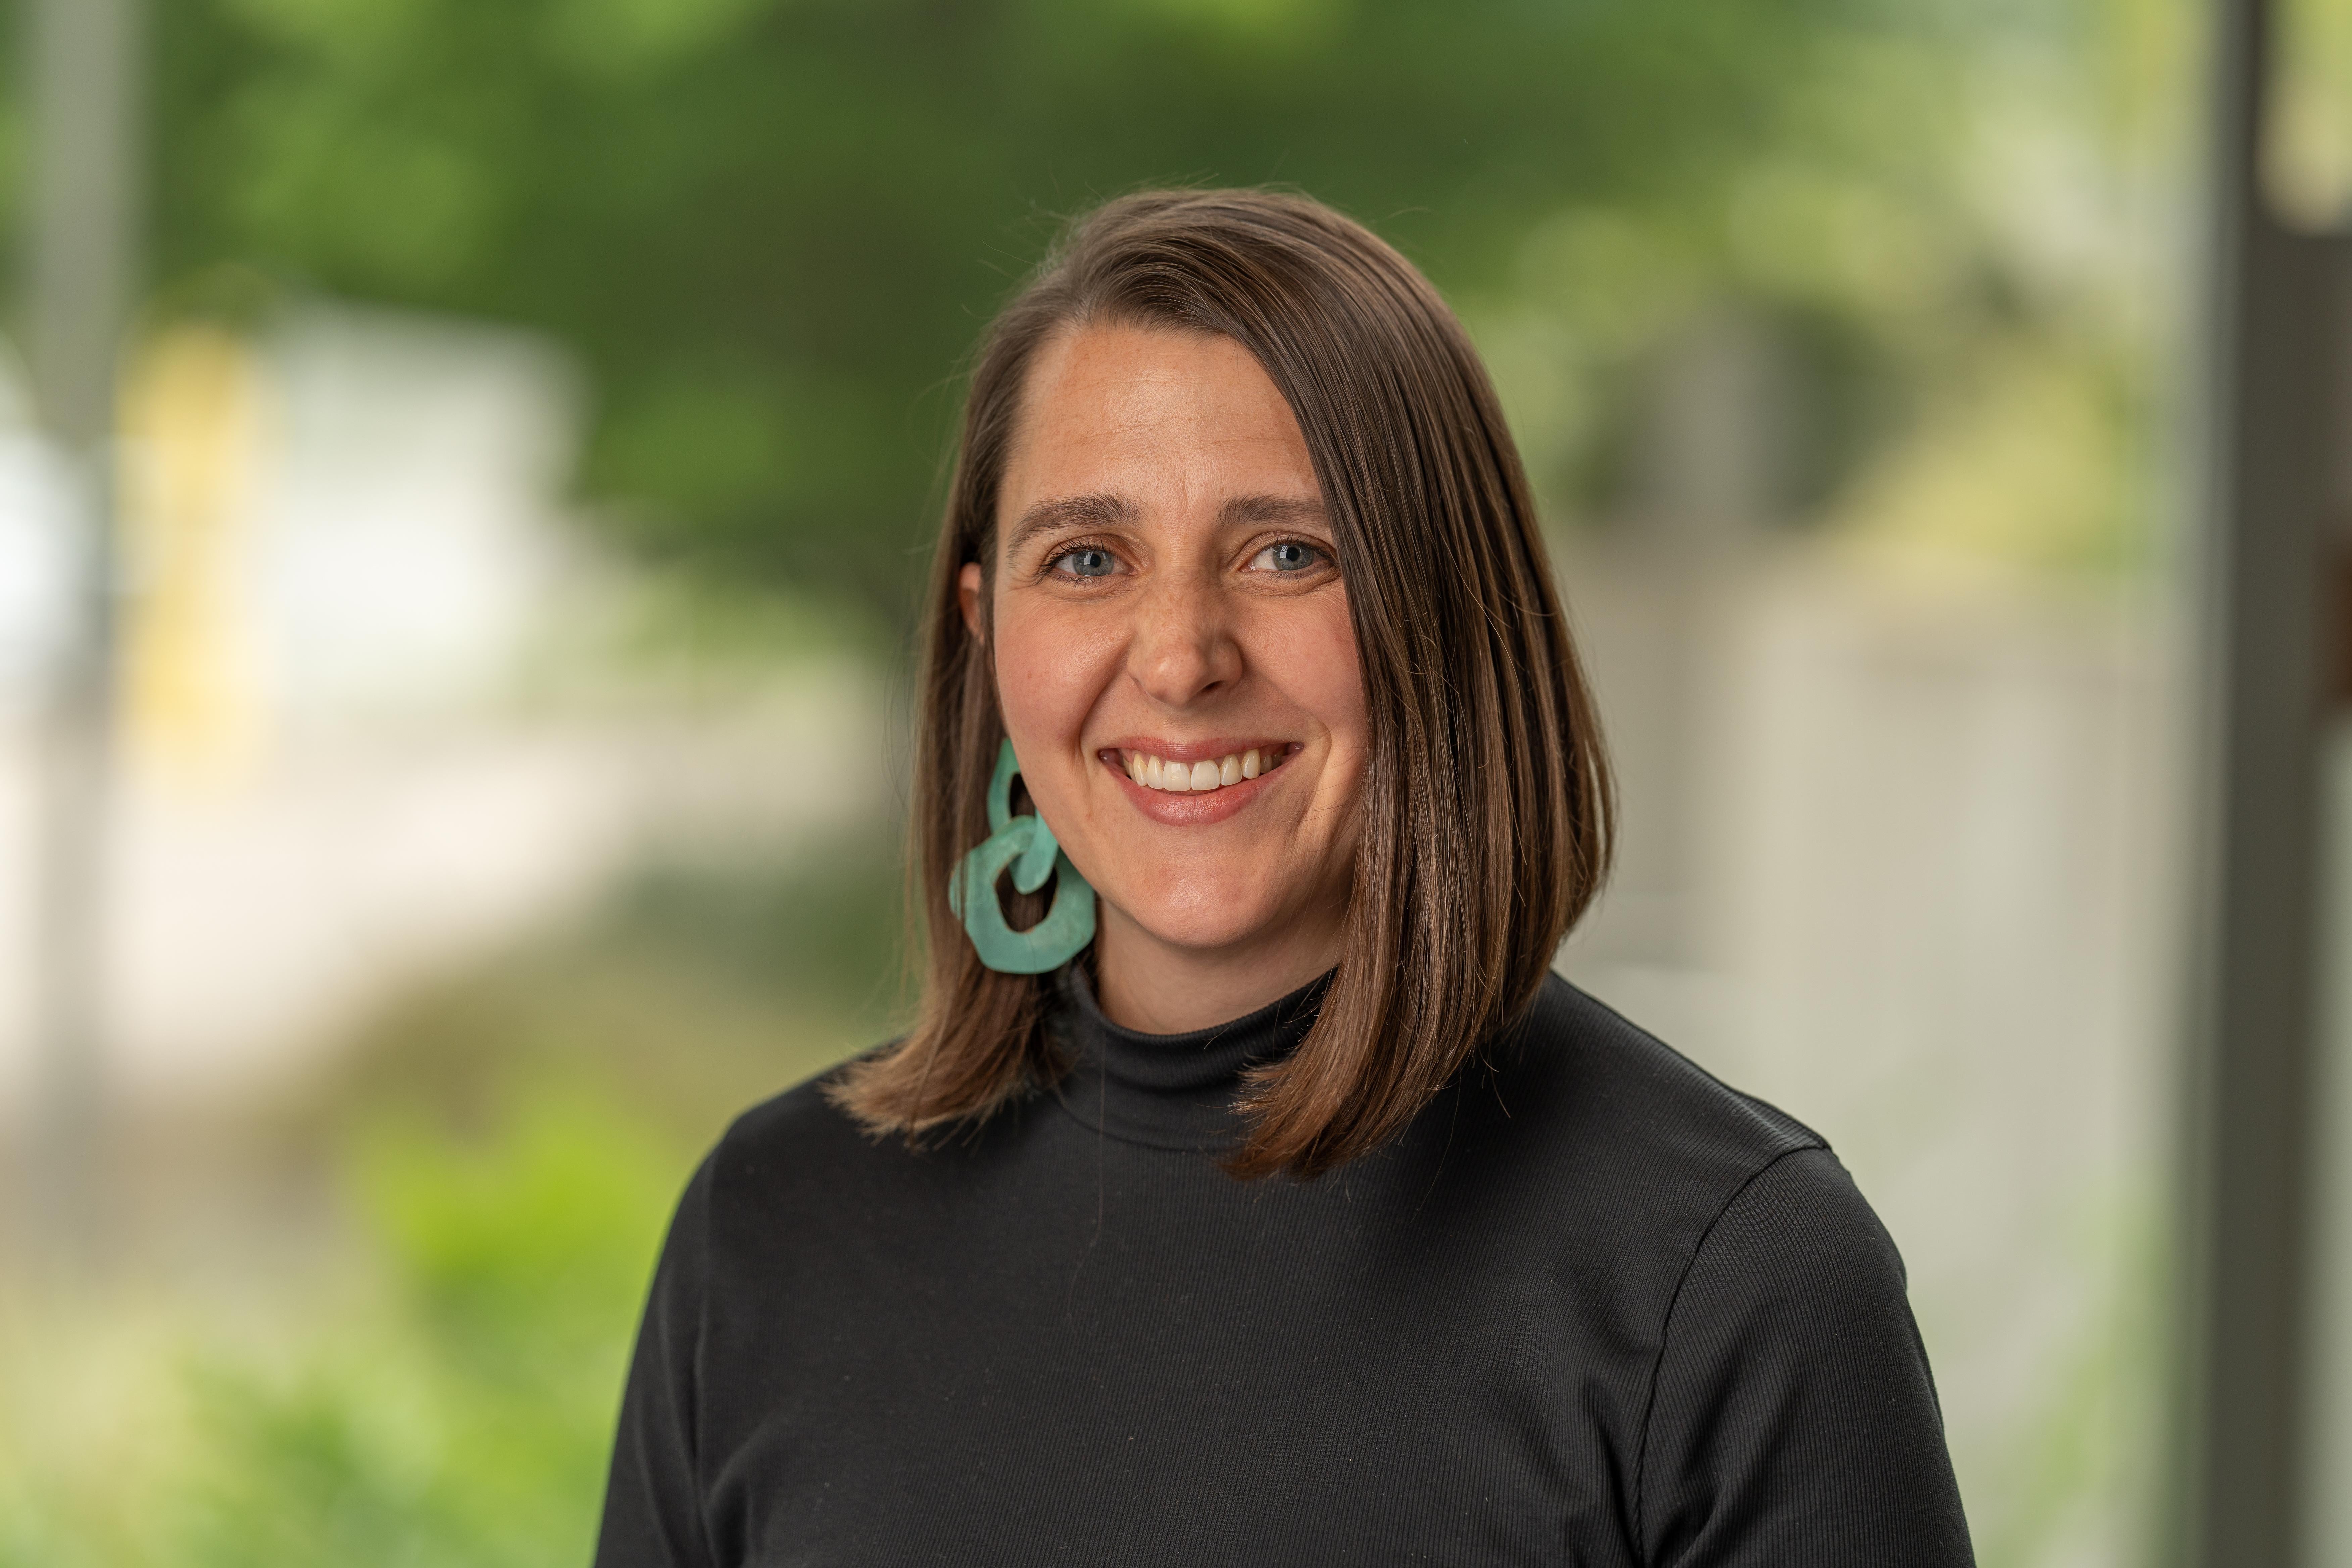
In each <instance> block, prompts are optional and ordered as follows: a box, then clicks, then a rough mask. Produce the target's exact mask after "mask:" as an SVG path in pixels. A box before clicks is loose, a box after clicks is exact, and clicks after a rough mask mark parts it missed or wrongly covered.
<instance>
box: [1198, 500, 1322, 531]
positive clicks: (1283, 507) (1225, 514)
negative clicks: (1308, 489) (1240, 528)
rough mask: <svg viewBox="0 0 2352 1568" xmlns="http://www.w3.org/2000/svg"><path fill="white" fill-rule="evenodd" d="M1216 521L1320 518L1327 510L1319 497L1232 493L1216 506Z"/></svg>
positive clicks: (1310, 519) (1274, 520)
mask: <svg viewBox="0 0 2352 1568" xmlns="http://www.w3.org/2000/svg"><path fill="white" fill-rule="evenodd" d="M1217 521H1218V522H1220V523H1222V524H1223V525H1225V526H1226V527H1231V526H1233V525H1234V524H1235V523H1249V522H1322V523H1328V521H1330V514H1329V513H1328V512H1327V511H1326V510H1324V508H1323V503H1322V502H1321V501H1320V500H1313V499H1311V498H1301V497H1297V496H1235V497H1234V499H1233V500H1229V501H1227V502H1226V503H1225V504H1224V505H1223V506H1222V507H1220V508H1219V509H1218V510H1217Z"/></svg>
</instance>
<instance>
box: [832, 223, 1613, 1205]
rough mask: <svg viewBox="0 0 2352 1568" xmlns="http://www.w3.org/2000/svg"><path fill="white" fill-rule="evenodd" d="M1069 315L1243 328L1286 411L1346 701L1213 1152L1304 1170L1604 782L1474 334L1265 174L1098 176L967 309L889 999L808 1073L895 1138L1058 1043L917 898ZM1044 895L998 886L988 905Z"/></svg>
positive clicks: (1438, 1068)
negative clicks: (859, 1042)
mask: <svg viewBox="0 0 2352 1568" xmlns="http://www.w3.org/2000/svg"><path fill="white" fill-rule="evenodd" d="M1094 324H1105V325H1108V324H1118V325H1133V326H1143V327H1157V328H1165V329H1170V330H1176V331H1203V332H1213V333H1216V334H1218V335H1220V336H1223V337H1227V338H1231V339H1233V340H1234V342H1238V343H1239V344H1241V345H1242V347H1244V348H1245V349H1247V350H1248V351H1249V352H1250V353H1252V354H1253V355H1255V357H1256V359H1257V361H1258V363H1260V364H1261V365H1263V366H1264V367H1265V372H1266V374H1267V375H1268V377H1269V378H1271V379H1272V381H1273V383H1274V384H1275V386H1276V390H1278V391H1279V392H1280V393H1281V395H1282V396H1283V398H1284V399H1285V401H1286V402H1287V403H1288V404H1289V405H1290V408H1291V412H1292V414H1293V415H1294V416H1296V417H1297V421H1298V427H1299V431H1300V433H1301V435H1302V436H1303V437H1305V439H1306V444H1307V451H1308V453H1309V454H1310V456H1311V457H1312V459H1313V462H1314V467H1315V476H1316V479H1317V481H1318V484H1319V485H1320V486H1321V488H1322V491H1323V500H1324V504H1325V506H1326V508H1327V510H1328V513H1329V516H1330V521H1331V528H1332V531H1333V535H1334V540H1335V542H1336V543H1337V546H1338V550H1339V569H1340V574H1341V577H1342V580H1343V581H1344V582H1345V583H1346V584H1347V592H1348V604H1349V616H1350V619H1351V621H1352V623H1353V626H1354V631H1355V637H1356V647H1357V654H1358V658H1360V661H1361V663H1362V674H1363V687H1364V696H1365V701H1366V704H1367V707H1368V710H1369V716H1370V756H1369V758H1368V759H1367V767H1366V769H1365V774H1364V784H1363V795H1362V798H1361V801H1360V821H1361V838H1360V843H1359V846H1358V849H1357V854H1356V864H1355V879H1354V886H1353V889H1352V890H1351V894H1350V898H1349V909H1348V916H1347V927H1346V934H1345V937H1344V939H1343V944H1342V949H1341V956H1340V959H1339V968H1338V972H1337V973H1336V974H1335V975H1334V976H1333V979H1332V984H1331V986H1330V989H1329V991H1328V994H1326V996H1325V997H1324V1001H1323V1005H1322V1008H1321V1010H1320V1012H1319V1014H1318V1016H1317V1018H1316V1021H1315V1024H1314V1026H1313V1027H1312V1029H1311V1030H1310V1031H1309V1033H1308V1034H1307V1037H1306V1039H1305V1040H1304V1041H1303V1042H1302V1043H1301V1044H1300V1046H1299V1047H1298V1049H1297V1051H1296V1052H1295V1053H1293V1054H1292V1055H1291V1056H1290V1057H1289V1058H1286V1060H1283V1061H1281V1062H1277V1063H1273V1064H1270V1065H1268V1066H1265V1067H1263V1068H1258V1069H1256V1070H1255V1072H1254V1073H1253V1075H1252V1079H1251V1081H1250V1084H1249V1087H1248V1088H1247V1089H1246V1090H1245V1092H1244V1098H1243V1100H1242V1106H1241V1108H1242V1110H1244V1113H1245V1115H1246V1116H1247V1118H1248V1120H1249V1122H1250V1127H1251V1131H1250V1133H1249V1136H1248V1139H1247V1141H1246V1142H1245V1143H1244V1145H1243V1146H1242V1148H1241V1149H1240V1150H1239V1151H1238V1152H1236V1153H1234V1155H1233V1156H1232V1157H1231V1158H1230V1159H1229V1160H1228V1161H1227V1162H1226V1164H1227V1168H1228V1169H1229V1170H1230V1171H1232V1172H1233V1173H1234V1174H1235V1175H1238V1176H1245V1177H1256V1176H1265V1175H1271V1174H1275V1173H1289V1174H1292V1175H1295V1176H1299V1177H1312V1176H1315V1175H1318V1174H1319V1173H1322V1172H1325V1171H1328V1170H1329V1169H1331V1168H1332V1167H1334V1166H1337V1165H1339V1164H1341V1163H1345V1162H1346V1161H1348V1160H1350V1159H1353V1158H1355V1157H1356V1156H1358V1155H1360V1154H1363V1153H1366V1152H1370V1150H1372V1149H1375V1148H1377V1147H1379V1146H1380V1145H1381V1144H1382V1143H1384V1142H1387V1141H1388V1140H1389V1139H1391V1137H1393V1136H1394V1135H1395V1134H1396V1133H1398V1132H1399V1131H1402V1129H1403V1128H1404V1126H1405V1124H1406V1123H1407V1122H1408V1121H1411V1120H1412V1117H1413V1116H1414V1114H1415V1113H1416V1112H1418V1111H1419V1110H1421V1109H1422V1108H1423V1106H1424V1105H1426V1104H1427V1103H1428V1102H1429V1100H1431V1098H1432V1097H1433V1096H1434V1095H1435V1094H1436V1093H1437V1092H1438V1091H1439V1090H1440V1089H1443V1088H1444V1086H1445V1084H1446V1083H1447V1082H1448V1081H1449V1080H1451V1079H1453V1078H1454V1075H1455V1074H1456V1073H1457V1072H1458V1071H1459V1070H1460V1069H1461V1068H1462V1067H1463V1066H1464V1064H1465V1062H1466V1061H1468V1060H1469V1059H1470V1058H1472V1056H1473V1055H1474V1054H1475V1052H1476V1051H1477V1050H1478V1049H1479V1047H1481V1045H1482V1044H1484V1043H1486V1042H1488V1041H1490V1040H1493V1039H1494V1038H1495V1037H1496V1036H1497V1035H1499V1034H1500V1033H1501V1032H1502V1031H1503V1030H1504V1029H1506V1028H1507V1027H1508V1026H1509V1025H1510V1024H1511V1023H1512V1022H1513V1021H1514V1020H1515V1019H1516V1018H1517V1016H1519V1015H1520V1014H1522V1013H1523V1012H1524V1010H1525V1009H1526V1007H1527V1006H1528V1004H1529V1003H1531V1002H1532V1001H1533V999H1534V997H1535V994H1536V991H1537V989H1538V986H1540V985H1541V984H1542V983H1543V978H1544V975H1545V973H1546V972H1547V970H1548V969H1549V967H1550V963H1551V960H1552V956H1553V954H1554V953H1555V952H1557V951H1558V949H1559V943H1560V942H1561V940H1562V939H1563V938H1564V937H1565V936H1566V935H1567V933H1568V931H1569V929H1570V926H1572V925H1573V924H1574V923H1575V921H1576V920H1577V919H1578V918H1579V917H1580V915H1581V914H1582V913H1583V912H1584V910H1585V909H1586V908H1587V907H1588V906H1589V905H1590V904H1591V900H1592V899H1593V896H1594V894H1595V893H1596V892H1597V891H1598V889H1599V888H1600V885H1601V880H1602V879H1603V877H1604V876H1605V875H1606V873H1607V869H1608V865H1609V859H1610V851H1611V843H1612V815H1613V803H1612V795H1611V786H1610V781H1609V773H1608V765H1607V761H1606V758H1605V754H1604V752H1603V750H1602V746H1601V732H1600V727H1599V723H1598V720H1597V715H1596V711H1595V708H1594V704H1593V700H1592V697H1591V689H1590V688H1589V686H1588V685H1587V682H1586V680H1585V678H1584V674H1583V671H1582V668H1581V667H1580V663H1579V661H1578V658H1577V654H1576V649H1575V646H1574V644H1573V642H1572V641H1571V639H1570V635H1569V628H1568V623H1567V620H1566V616H1565V613H1564V611H1563V610H1562V607H1561V605H1560V601H1559V594H1558V592H1557V590H1556V589H1555V587H1554V585H1553V581H1552V573H1551V565H1550V561H1549V556H1548V553H1547V552H1546V551H1545V548H1544V543H1543V536H1542V533H1541V531H1540V529H1539V526H1538V521H1537V517H1536V510H1535V504H1534V498H1533V494H1532V492H1531V490H1530V489H1529V487H1528V481H1527V476H1526V473H1525V471H1524V470H1523V468H1522V467H1521V465H1520V461H1519V457H1518V451H1517V447H1516V446H1515V445H1514V444H1513V442H1512V440H1511V437H1510V432H1509V430H1508V428H1507V426H1506V425H1505V423H1504V419H1503V415H1502V409H1501V405H1500V404H1499V403H1498V402H1497V401H1496V396H1495V392H1494V388H1493V386H1492V384H1490V382H1489V381H1488V379H1487V376H1486V370H1485V367H1484V366H1483V365H1482V364H1481V363H1480V362H1479V359H1478V356H1477V353H1476V351H1475V349H1473V348H1472V346H1471V344H1470V341H1469V338H1468V336H1467V335H1466V334H1465V332H1464V331H1463V330H1462V327H1461V324H1460V323H1459V322H1458V321H1455V319H1454V315H1453V312H1452V311H1451V310H1448V309H1447V308H1446V306H1445V303H1444V300H1441V299H1440V298H1439V297H1438V294H1437V292H1436V290H1435V289H1433V288H1432V287H1431V286H1430V284H1429V282H1428V281H1427V280H1426V279H1423V277H1422V275H1421V274H1420V272H1419V271H1417V270H1416V269H1415V268H1413V266H1412V263H1410V262H1408V261H1407V260H1405V259H1404V258H1403V257H1402V256H1400V255H1399V254H1398V253H1397V252H1396V251H1395V250H1393V249H1391V247H1389V246H1388V245H1386V244H1385V243H1383V242H1382V241H1381V240H1380V239H1379V238H1377V237H1374V236H1373V235H1372V234H1371V233H1370V231H1369V230H1367V229H1365V228H1364V227H1363V226H1360V225H1359V224H1357V223H1355V222H1353V221H1351V220H1349V219H1348V218H1346V217H1344V216H1340V215H1339V213H1337V212H1334V211H1333V210H1331V209H1330V208H1329V207H1327V206H1324V205H1321V204H1319V203H1318V202H1315V201H1312V200H1309V199H1308V198H1307V197H1304V196H1300V195H1290V194H1286V193H1280V192H1272V191H1262V190H1199V191H1150V192H1143V193H1140V194H1138V195H1129V196H1126V197H1122V198H1120V199H1118V200H1116V201H1113V202H1110V203H1108V204H1106V205H1103V206H1101V207H1099V208H1097V209H1096V210H1095V211H1094V212H1093V213H1091V214H1089V215H1087V216H1085V217H1083V218H1081V219H1079V220H1078V221H1077V222H1076V223H1075V224H1073V225H1072V226H1070V227H1069V228H1068V229H1067V230H1066V233H1065V234H1064V236H1063V237H1062V239H1061V240H1060V242H1059V243H1058V244H1057V245H1056V246H1055V248H1054V250H1053V251H1052V253H1051V254H1050V255H1048V257H1047V258H1046V259H1045V262H1044V264H1043V265H1042V266H1041V267H1040V268H1039V269H1038V271H1037V272H1036V274H1035V275H1034V277H1033V278H1032V279H1030V281H1029V282H1028V283H1027V285H1026V286H1025V287H1024V289H1022V290H1021V292H1020V293H1019V294H1017V295H1016V296H1015V297H1014V298H1013V300H1012V301H1011V303H1009V304H1008V305H1006V307H1005V308H1004V310H1003V311H1002V312H1001V313H1000V314H999V315H998V317H997V318H996V321H995V322H994V323H993V324H992V327H991V328H990V330H989V332H988V334H987V336H986V338H985V339H984V341H983V342H982V347H981V351H980V353H979V356H978V359H977V361H976V363H975V364H974V367H973V371H972V376H971V391H970V394H969V395H968V398H967V401H966V403H965V406H964V417H963V426H962V434H961V443H960V446H959V448H958V453H957V459H956V465H955V470H954V477H953V479H952V480H951V482H950V494H949V500H948V509H947V518H946V521H945V525H944V527H943V528H942V530H941V531H940V540H939V545H938V549H937V551H936V552H935V553H934V555H933V557H932V562H931V574H930V584H929V589H928V592H927V594H926V596H925V599H924V615H925V621H924V625H923V627H922V639H923V642H922V654H921V675H920V686H919V703H918V718H917V736H916V742H915V756H914V762H915V779H914V790H913V797H914V798H913V802H912V808H913V809H912V820H911V823H910V825H909V836H910V838H911V845H910V855H909V866H910V871H911V873H912V875H913V877H914V878H915V880H916V887H915V889H914V890H913V891H914V900H913V901H914V903H915V907H916V910H918V911H919V919H920V921H921V926H922V932H921V936H922V939H923V940H922V942H921V944H920V946H921V952H922V958H921V960H920V966H921V970H922V973H923V984H922V989H921V1002H920V1011H919V1015H918V1017H917V1019H916V1022H915V1025H914V1027H913V1029H912V1031H911V1032H910V1033H909V1034H908V1037H906V1038H905V1039H904V1040H903V1041H901V1042H900V1043H898V1045H897V1046H895V1047H890V1048H889V1049H887V1050H886V1051H883V1052H880V1053H877V1054H875V1055H873V1056H870V1057H867V1058H863V1059H861V1060H859V1061H857V1062H856V1063H853V1064H852V1065H851V1066H850V1067H849V1068H846V1069H845V1071H844V1072H843V1073H842V1074H841V1075H840V1076H839V1077H838V1078H837V1079H835V1080H834V1083H833V1085H832V1088H831V1092H832V1094H833V1096H834V1098H835V1100H836V1101H837V1102H838V1103H840V1104H841V1105H842V1106H844V1107H845V1109H847V1110H849V1111H850V1112H851V1113H852V1114H853V1115H855V1116H856V1118H857V1119H858V1120H859V1121H861V1122H862V1123H863V1124H864V1125H865V1126H866V1128H868V1129H869V1130H870V1131H875V1132H877V1133H891V1134H898V1135H901V1136H905V1137H907V1138H908V1139H909V1140H910V1141H920V1140H921V1139H923V1138H924V1137H925V1136H926V1135H929V1134H933V1133H936V1132H938V1131H942V1130H945V1129H949V1128H951V1127H953V1126H956V1125H958V1124H969V1123H976V1122H977V1121H980V1120H982V1119H983V1118H985V1117H986V1116H988V1115H989V1114H990V1113H991V1112H992V1111H993V1110H996V1109H998V1108H999V1107H1001V1106H1003V1105H1004V1104H1005V1103H1007V1102H1008V1101H1010V1100H1013V1099H1014V1098H1016V1097H1018V1096H1020V1095H1021V1094H1023V1093H1024V1092H1026V1091H1028V1090H1030V1089H1034V1088H1039V1087H1043V1086H1045V1085H1049V1084H1051V1083H1053V1082H1054V1081H1055V1080H1056V1079H1058V1078H1059V1077H1060V1076H1061V1075H1062V1074H1063V1073H1064V1072H1065V1071H1066V1069H1067V1064H1066V1062H1065V1061H1063V1060H1062V1059H1061V1057H1060V1053H1059V1051H1058V1048H1057V1047H1055V1044H1054V1042H1053V1041H1052V1039H1051V1038H1050V1037H1049V1036H1048V1032H1047V1029H1046V1019H1047V1016H1048V1014H1049V1010H1050V1005H1051V1001H1052V985H1053V984H1054V979H1053V977H1052V976H1050V975H1015V974H1000V973H996V972H994V971H992V970H990V969H988V968H987V967H985V966H984V965H982V963H981V962H980V959H979V956H978V954H977V953H975V952H973V951H972V947H971V943H970V942H967V941H965V940H964V937H963V932H962V931H961V927H960V926H959V924H958V922H957V921H956V919H955V917H954V915H953V914H952V913H951V912H950V910H949V908H948V902H947V889H948V884H949V881H950V877H951V876H952V874H953V871H954V868H955V866H956V863H957V861H958V860H959V859H960V858H961V856H962V855H963V854H964V853H965V851H967V850H968V849H970V848H971V846H972V845H974V844H977V843H979V842H980V841H981V840H982V838H984V837H987V833H988V820H987V808H986V801H985V795H986V791H987V787H988V781H989V776H990V773H991V772H992V769H993V767H994V765H995V761H996V752H997V748H998V745H999V743H1000V742H1001V741H1002V739H1003V734H1004V726H1003V718H1002V715H1001V714H1000V712H999V710H998V708H997V696H996V683H995V676H994V672H993V668H992V655H991V652H990V649H989V647H988V646H987V645H986V644H985V643H984V642H983V641H982V640H981V639H978V638H975V637H972V636H971V633H970V632H969V630H968V629H967V627H966V626H965V625H964V621H963V616H962V613H961V607H960V605H959V602H958V596H957V581H958V578H959V575H960V574H961V569H962V567H963V566H964V565H965V564H966V563H975V562H976V563H979V564H980V566H981V569H982V574H983V576H984V577H986V578H988V579H991V580H992V579H993V576H994V572H995V556H996V548H997V540H996V529H997V521H998V520H997V515H996V514H997V510H998V497H999V491H1000V489H1001V488H1002V483H1003V475H1004V470H1005V465H1006V461H1007V456H1008V453H1009V450H1010V448H1011V446H1012V442H1013V438H1014V436H1015V434H1016V430H1015V426H1016V422H1017V420H1018V417H1019V415H1020V410H1021V402H1022V394H1023V390H1024V384H1025V381H1026V378H1027V374H1028V372H1029V368H1030V366H1031V365H1032V364H1033V363H1034V361H1035V359H1036V357H1037V355H1038V353H1039V352H1040V351H1041V350H1042V349H1043V348H1044V347H1045V345H1046V344H1047V343H1048V342H1051V341H1053V340H1054V339H1055V337H1056V336H1057V335H1058V334H1060V333H1063V332H1066V331H1076V330H1081V329H1083V328H1085V327H1087V326H1089V325H1094ZM986 598H987V595H982V602H983V605H985V603H986ZM983 613H985V612H984V611H983ZM1049 896H1050V889H1048V890H1047V892H1045V893H1041V894H1033V895H1029V896H1027V898H1026V899H1023V898H1019V897H1015V898H1014V899H1013V900H1011V903H1012V913H1013V923H1014V924H1015V925H1016V926H1020V925H1024V924H1027V923H1032V922H1034V920H1035V919H1037V918H1039V916H1040V915H1041V914H1042V911H1043V910H1044V909H1045V900H1046V899H1047V898H1048V897H1049ZM1023 906H1026V907H1025V908H1024V907H1023Z"/></svg>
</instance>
